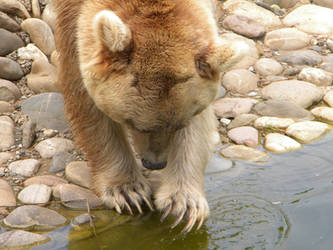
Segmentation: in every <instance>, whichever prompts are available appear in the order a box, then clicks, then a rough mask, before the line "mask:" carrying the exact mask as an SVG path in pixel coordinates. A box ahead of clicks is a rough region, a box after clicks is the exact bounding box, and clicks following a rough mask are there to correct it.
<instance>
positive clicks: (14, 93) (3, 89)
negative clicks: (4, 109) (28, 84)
mask: <svg viewBox="0 0 333 250" xmlns="http://www.w3.org/2000/svg"><path fill="white" fill-rule="evenodd" d="M20 97H21V91H20V90H19V88H18V87H16V85H15V84H14V83H12V82H10V81H7V80H4V79H0V100H1V101H6V102H9V101H16V100H18V99H20Z"/></svg>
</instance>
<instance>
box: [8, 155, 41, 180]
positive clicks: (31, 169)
mask: <svg viewBox="0 0 333 250" xmlns="http://www.w3.org/2000/svg"><path fill="white" fill-rule="evenodd" d="M39 167H40V162H39V161H38V160H35V159H26V160H20V161H14V162H12V163H10V164H9V170H10V171H11V172H13V173H15V174H18V175H21V176H24V177H31V176H33V175H34V174H35V173H37V171H38V169H39Z"/></svg>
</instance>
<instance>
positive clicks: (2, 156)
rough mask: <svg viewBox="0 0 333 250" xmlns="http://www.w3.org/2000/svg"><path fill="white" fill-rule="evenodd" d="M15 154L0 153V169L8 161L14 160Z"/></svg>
mask: <svg viewBox="0 0 333 250" xmlns="http://www.w3.org/2000/svg"><path fill="white" fill-rule="evenodd" d="M14 157H15V154H14V153H12V152H0V167H1V166H2V165H4V164H5V163H7V162H8V161H9V160H10V159H14Z"/></svg>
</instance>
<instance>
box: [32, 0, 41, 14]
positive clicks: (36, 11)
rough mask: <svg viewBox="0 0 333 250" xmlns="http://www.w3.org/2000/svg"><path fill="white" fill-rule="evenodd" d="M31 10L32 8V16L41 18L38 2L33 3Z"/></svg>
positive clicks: (34, 0)
mask: <svg viewBox="0 0 333 250" xmlns="http://www.w3.org/2000/svg"><path fill="white" fill-rule="evenodd" d="M31 8H32V16H33V17H36V18H40V6H39V1H38V0H32V1H31Z"/></svg>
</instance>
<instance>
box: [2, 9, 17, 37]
mask: <svg viewBox="0 0 333 250" xmlns="http://www.w3.org/2000/svg"><path fill="white" fill-rule="evenodd" d="M0 28H3V29H6V30H8V31H11V32H15V31H19V30H20V25H18V24H17V22H15V21H14V20H13V19H12V18H10V17H9V16H8V15H7V14H6V13H3V12H1V11H0Z"/></svg>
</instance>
